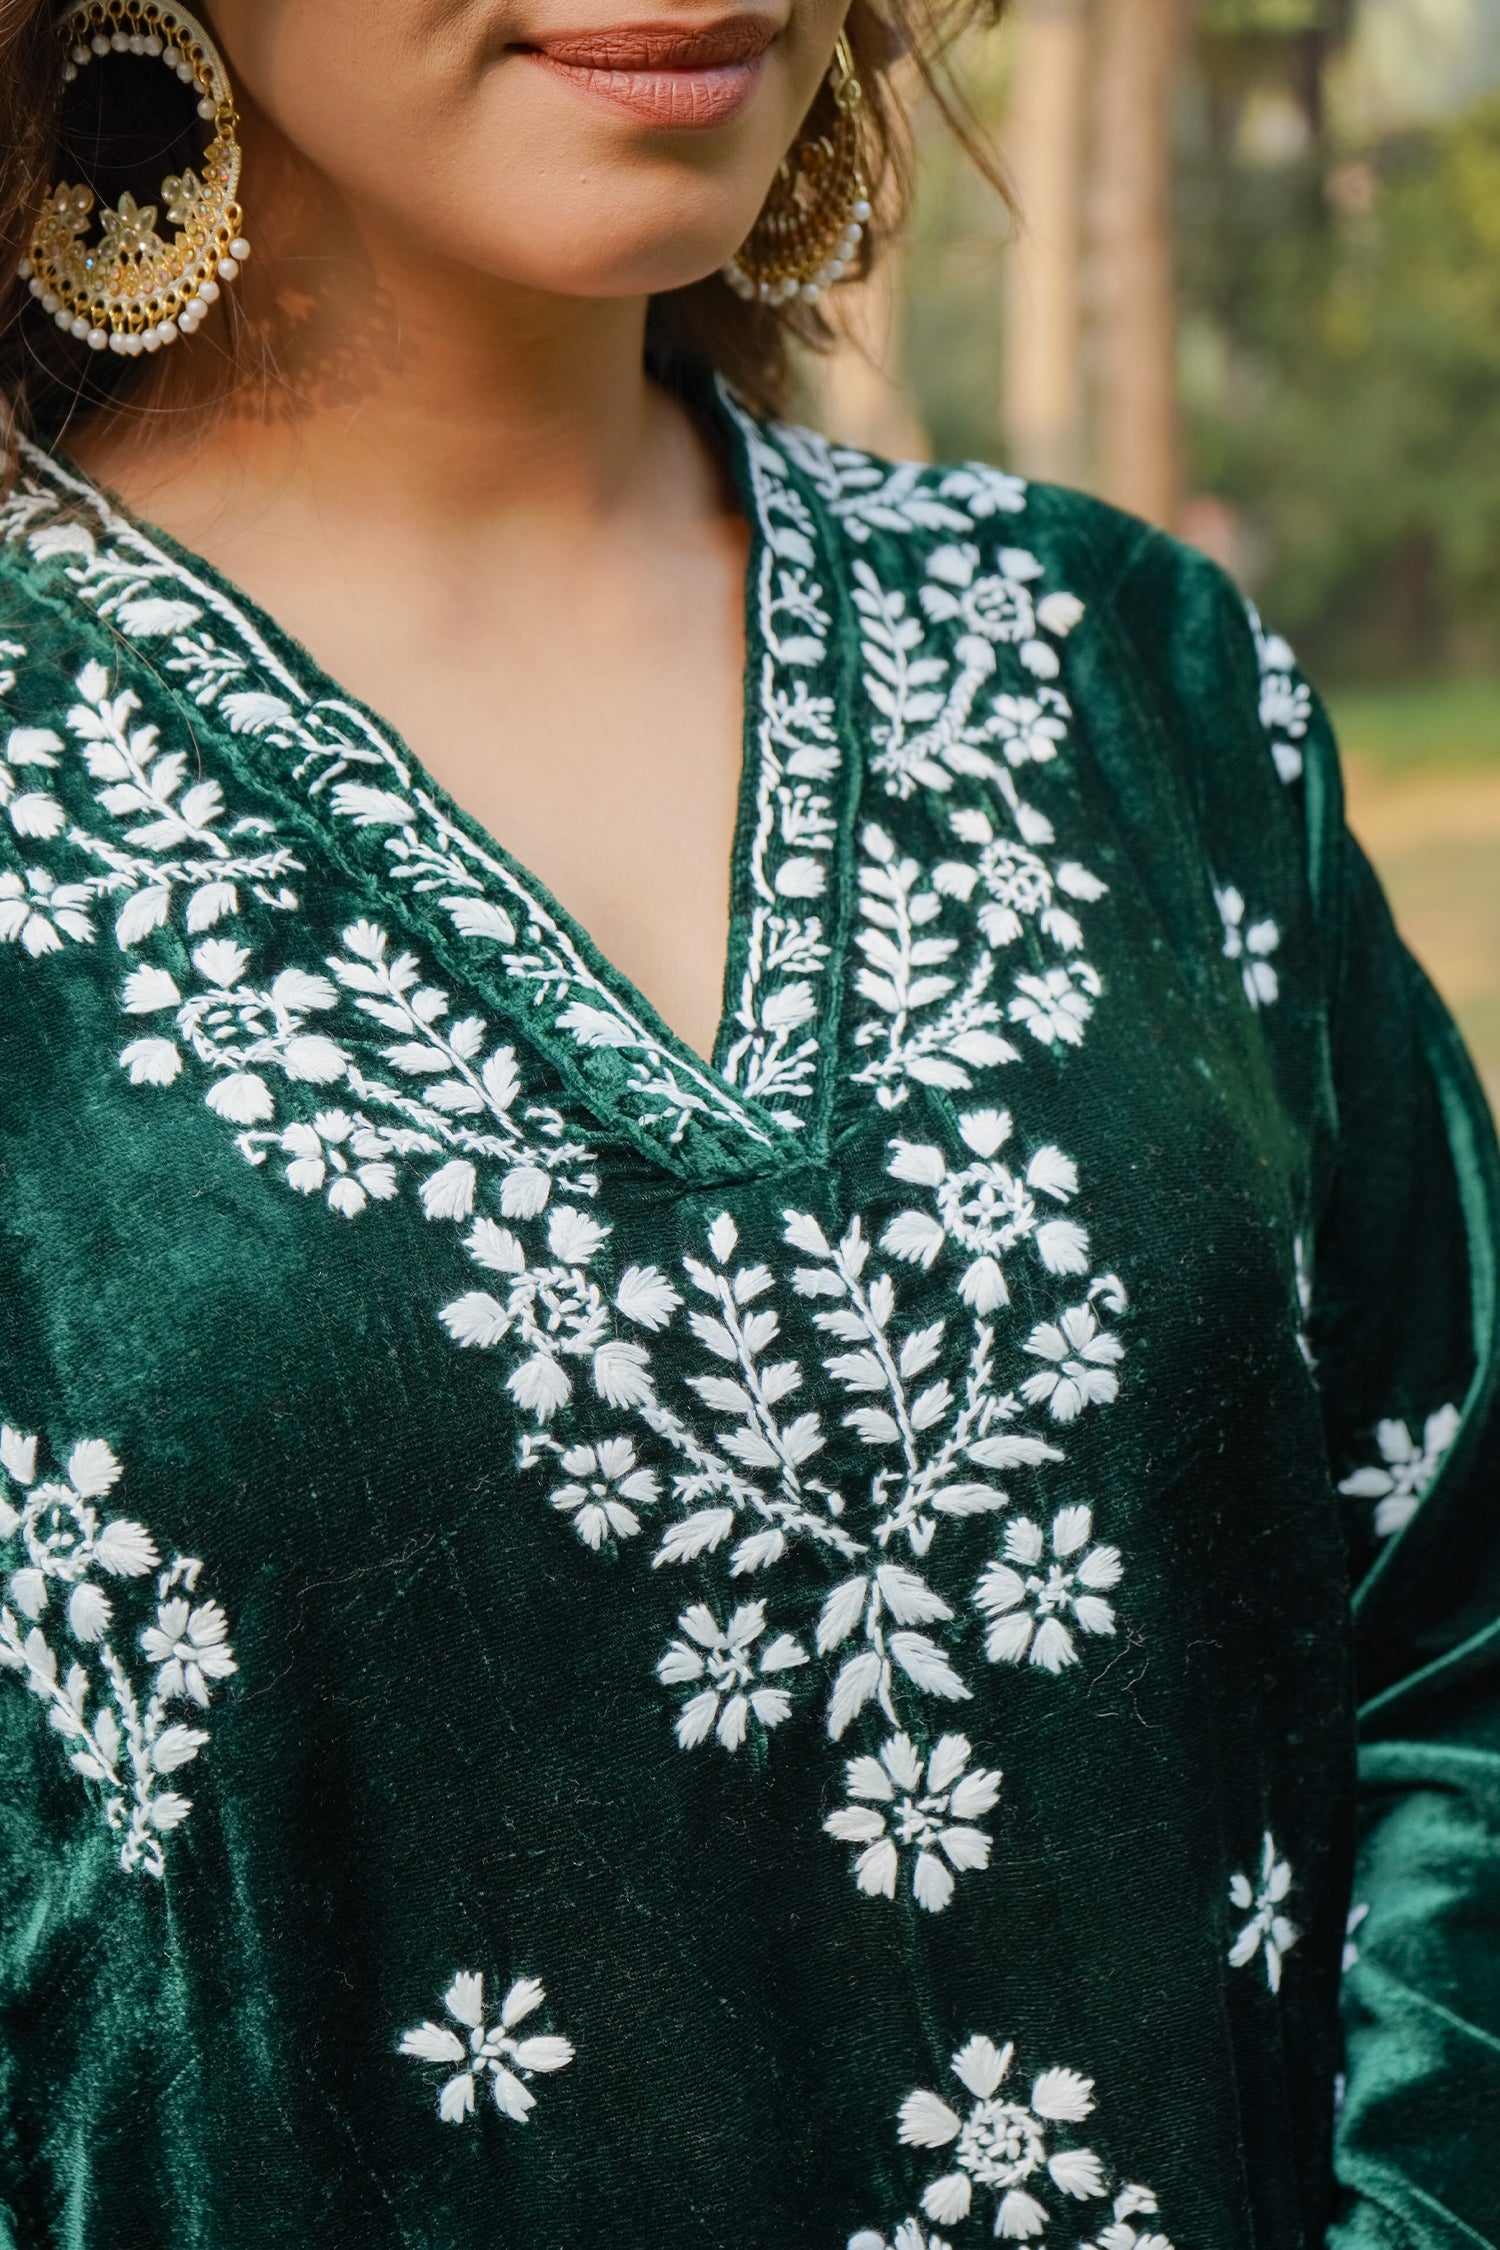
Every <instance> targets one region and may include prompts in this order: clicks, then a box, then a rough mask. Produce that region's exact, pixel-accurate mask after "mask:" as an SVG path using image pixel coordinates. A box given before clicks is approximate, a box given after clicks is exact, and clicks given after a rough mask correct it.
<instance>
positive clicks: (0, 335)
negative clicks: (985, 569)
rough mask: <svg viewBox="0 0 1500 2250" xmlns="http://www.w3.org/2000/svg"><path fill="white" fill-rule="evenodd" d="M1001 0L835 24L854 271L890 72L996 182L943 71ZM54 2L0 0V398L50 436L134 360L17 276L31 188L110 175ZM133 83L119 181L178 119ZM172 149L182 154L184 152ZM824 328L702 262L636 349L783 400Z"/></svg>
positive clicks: (898, 106) (908, 164)
mask: <svg viewBox="0 0 1500 2250" xmlns="http://www.w3.org/2000/svg"><path fill="white" fill-rule="evenodd" d="M1004 4H1005V0H852V5H851V6H850V10H849V15H848V19H847V22H846V25H845V29H846V32H847V34H848V38H849V44H850V47H851V49H852V50H853V54H854V60H855V67H856V70H857V73H858V76H859V79H860V82H861V85H862V86H863V88H864V102H863V104H862V115H863V129H864V136H865V153H866V164H867V168H868V172H869V178H870V183H871V193H872V201H873V202H874V205H875V211H876V218H875V221H874V222H873V223H872V225H871V227H870V228H869V229H868V230H867V233H866V238H865V240H864V242H863V243H862V244H861V246H860V256H861V260H862V263H861V269H860V270H861V272H862V273H863V272H868V270H869V268H870V266H871V265H872V264H873V262H874V259H875V258H876V257H877V256H878V254H879V250H880V247H881V244H882V242H883V241H884V240H887V239H889V237H890V236H891V235H892V234H893V233H894V232H895V231H897V230H898V229H899V227H900V225H901V223H902V221H903V219H904V216H905V213H906V210H907V208H908V205H909V202H910V196H911V188H912V169H913V167H912V140H911V123H910V118H909V116H908V114H907V111H906V108H905V105H904V104H903V101H902V99H901V95H900V92H899V90H898V85H897V83H896V82H894V79H895V74H897V73H900V74H901V75H902V76H903V77H905V79H906V80H907V82H908V83H909V84H916V83H921V84H924V85H925V87H926V88H927V91H928V93H929V95H930V96H931V98H932V99H933V101H934V103H935V105H936V107H937V109H938V111H939V113H940V114H941V115H942V116H943V117H944V118H945V119H946V120H947V122H948V124H949V125H950V126H951V127H952V129H953V130H954V132H955V133H956V134H957V135H958V136H959V138H960V140H961V141H962V142H963V144H964V146H965V147H966V148H967V149H968V151H969V154H970V155H971V156H972V157H973V159H974V161H975V162H976V163H977V164H978V165H979V167H980V169H981V170H982V171H983V172H984V173H985V174H986V176H987V177H988V178H989V179H990V180H991V182H992V183H993V184H994V186H995V187H996V188H997V189H998V190H999V192H1000V193H1001V194H1002V195H1005V193H1006V190H1005V185H1004V181H1003V179H1002V177H1001V175H1000V172H999V169H998V166H997V164H996V162H995V159H994V157H993V156H992V154H991V153H990V151H989V150H988V148H987V147H986V145H985V142H984V139H983V136H982V133H981V131H980V129H979V128H978V127H977V125H976V123H975V121H974V119H973V117H972V113H971V112H970V111H969V109H968V107H967V105H966V103H965V101H964V99H963V97H962V95H961V93H960V92H959V91H958V90H957V88H956V87H955V85H954V82H953V79H952V77H951V75H950V70H949V64H950V59H951V56H952V51H953V48H954V44H955V42H956V40H957V39H958V38H959V36H960V35H961V34H962V33H963V32H964V31H966V30H968V29H969V28H970V27H971V26H973V25H975V24H983V23H994V22H996V21H998V18H999V16H1000V13H1001V11H1002V9H1003V7H1004ZM56 14H57V0H0V275H3V276H7V277H10V278H8V279H5V280H0V404H3V406H4V409H5V411H6V413H7V415H8V417H9V418H11V419H12V421H13V423H14V424H15V425H18V426H20V427H21V428H23V429H26V430H27V431H28V432H29V433H32V434H34V435H36V436H37V437H39V438H40V439H41V440H42V441H43V442H46V441H47V440H49V439H51V438H53V437H55V436H57V435H58V434H59V433H60V432H61V431H62V430H63V429H64V428H65V427H66V425H67V423H68V421H69V420H70V419H71V418H72V416H74V415H75V414H77V413H78V412H80V411H87V409H88V408H89V407H91V406H93V405H96V404H100V403H102V402H103V401H105V400H106V399H108V398H110V397H112V396H115V395H118V394H119V393H121V392H122V390H123V389H124V388H125V387H126V386H127V385H132V386H133V385H134V384H135V383H137V382H139V380H140V378H141V376H142V374H143V373H144V369H143V367H142V365H141V363H140V362H139V361H134V360H130V359H122V358H118V357H116V356H115V355H114V354H112V353H111V354H108V355H97V356H96V355H95V354H93V353H91V352H89V351H87V350H86V349H84V350H80V347H79V346H78V345H77V344H76V343H75V342H74V341H73V340H72V339H71V338H70V337H68V336H65V335H62V334H60V333H59V332H58V330H57V329H56V328H55V326H54V325H53V324H52V323H51V322H50V321H47V320H45V319H43V318H42V317H41V315H40V314H37V313H35V312H34V311H33V310H32V309H31V307H30V301H29V299H28V297H27V295H26V289H25V284H24V282H22V281H21V280H20V279H19V278H17V276H16V268H17V265H18V263H19V262H20V260H21V259H22V258H23V257H24V255H25V252H26V248H27V244H28V243H29V241H30V239H31V233H32V228H33V223H34V220H35V216H36V213H37V210H38V208H39V206H40V203H41V201H42V198H43V196H44V195H45V194H46V192H47V190H48V188H49V187H50V186H51V185H52V184H53V183H54V181H55V180H56V178H57V177H58V176H59V173H60V171H61V170H62V169H64V168H65V166H66V165H67V164H68V163H69V162H70V161H71V162H72V163H73V165H74V172H73V176H82V177H85V178H87V179H89V181H90V183H91V184H92V185H96V186H98V187H100V188H101V189H102V190H103V191H104V192H106V193H108V190H109V182H108V180H104V181H100V180H99V179H98V178H97V176H96V171H95V169H94V168H93V167H92V166H88V165H86V164H85V163H83V161H82V160H81V159H80V158H78V157H76V156H75V155H74V152H73V150H72V148H71V145H70V146H69V149H68V151H67V154H66V155H64V153H63V148H62V106H63V105H62V85H61V80H60V75H59V70H58V41H57V36H56V33H55V31H54V29H53V25H54V22H55V20H56ZM88 75H89V78H90V79H93V78H94V76H95V74H94V73H92V72H90V73H89V74H88ZM142 84H143V89H144V90H143V93H142V96H141V105H142V106H141V110H140V113H139V114H135V115H132V116H131V117H130V118H129V119H126V120H121V119H119V118H118V117H117V116H111V117H110V118H109V120H108V124H107V128H106V127H102V126H101V127H100V128H99V132H100V147H101V148H103V146H104V142H105V139H106V137H107V151H106V153H105V156H104V163H105V169H106V171H107V172H108V173H109V174H110V175H113V174H114V173H116V172H118V173H119V174H120V175H121V178H120V185H121V186H124V185H129V184H130V183H131V181H132V180H137V181H138V180H139V179H140V178H142V177H147V178H149V177H151V176H152V166H153V163H154V162H155V163H157V164H159V163H160V160H162V159H163V158H164V157H165V156H167V155H168V154H169V153H177V145H178V144H179V143H180V142H181V137H182V133H183V129H184V124H183V120H182V119H180V118H179V119H175V120H174V119H173V117H172V116H171V114H170V111H169V110H168V109H167V108H166V107H165V106H164V107H163V109H162V110H161V112H160V113H159V114H157V113H154V112H153V113H151V114H147V110H148V107H149V105H150V104H152V103H154V102H156V101H158V100H159V99H161V95H162V93H164V94H165V96H166V98H167V101H168V102H169V101H170V97H171V96H172V94H173V92H174V91H175V89H173V88H172V87H171V86H170V85H168V86H166V87H165V88H164V89H162V88H161V78H160V74H159V73H152V74H150V76H149V79H143V81H142ZM829 101H830V96H829V93H828V89H827V86H826V82H825V86H824V88H823V89H822V90H821V91H820V93H819V95H818V98H817V100H816V101H815V102H814V104H813V107H812V110H811V112H810V113H809V117H808V123H807V130H808V131H810V132H817V131H819V130H820V129H822V128H823V127H824V125H825V124H826V123H827V122H831V113H830V117H829V119H826V120H825V118H824V116H823V114H822V113H823V109H824V107H825V106H826V105H827V104H828V103H829ZM183 153H184V154H185V156H186V160H188V161H191V152H190V151H184V152H183ZM132 162H133V164H134V168H133V169H132ZM115 192H116V193H118V189H116V190H115ZM111 200H113V197H111ZM835 333H836V329H835V325H834V322H833V321H831V320H830V318H829V317H828V314H827V311H826V310H825V305H824V304H822V303H820V304H817V305H808V304H803V303H800V302H797V303H793V304H792V305H790V306H786V307H780V308H776V309H772V308H770V307H767V306H763V305H759V304H754V303H751V304H746V303H745V302H744V301H743V300H742V299H740V298H739V297H737V296H735V295H734V294H733V292H732V291H730V290H729V289H728V288H727V287H726V286H725V285H724V283H723V282H722V281H721V280H720V279H719V277H718V276H717V275H712V276H710V277H709V278H708V279H707V280H705V281H700V282H695V283H694V284H692V286H691V287H689V288H686V289H678V290H673V291H671V292H670V293H668V294H665V295H662V296H659V297H656V298H654V299H653V301H652V305H651V313H650V321H649V325H648V332H647V334H648V353H649V356H650V358H651V361H652V363H653V365H654V366H655V367H657V368H658V369H659V370H661V371H662V372H663V373H665V374H667V375H669V376H670V375H671V373H672V371H673V370H674V368H683V369H686V368H691V367H704V366H707V367H709V368H712V369H715V370H716V371H717V372H718V373H720V374H722V375H724V376H726V377H727V378H728V379H729V381H730V382H732V383H733V384H735V386H736V387H737V388H738V389H739V390H740V391H741V392H742V393H743V394H744V396H745V397H747V398H748V399H749V400H750V402H751V404H752V405H754V406H756V407H759V408H761V409H762V410H763V411H767V412H784V411H785V410H786V408H787V407H788V405H789V403H790V396H791V392H792V389H793V381H794V377H793V354H792V349H791V346H792V341H793V339H794V338H795V339H797V340H799V341H800V342H801V343H803V344H804V345H808V346H811V347H812V348H813V349H814V350H819V349H826V348H827V346H828V345H829V344H830V343H831V342H832V341H833V340H834V336H835ZM6 450H9V449H8V448H6Z"/></svg>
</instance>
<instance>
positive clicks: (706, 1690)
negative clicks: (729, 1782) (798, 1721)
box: [656, 1602, 807, 1750]
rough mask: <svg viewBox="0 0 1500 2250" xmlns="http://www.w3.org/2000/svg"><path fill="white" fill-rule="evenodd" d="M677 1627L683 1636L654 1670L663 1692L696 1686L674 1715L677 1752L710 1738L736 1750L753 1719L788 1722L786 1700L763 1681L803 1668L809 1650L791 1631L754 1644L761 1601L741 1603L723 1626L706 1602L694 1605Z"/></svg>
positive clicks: (762, 1620)
mask: <svg viewBox="0 0 1500 2250" xmlns="http://www.w3.org/2000/svg"><path fill="white" fill-rule="evenodd" d="M677 1623H678V1626H679V1628H680V1630H681V1632H682V1634H683V1636H684V1637H683V1639H682V1640H680V1641H673V1643H672V1645H671V1647H670V1648H669V1649H668V1650H667V1653H666V1655H665V1656H664V1657H663V1658H662V1660H661V1662H660V1664H658V1666H657V1668H656V1672H657V1677H658V1679H659V1680H660V1681H661V1682H662V1685H663V1686H664V1687H679V1686H682V1685H683V1684H684V1683H686V1684H689V1685H691V1686H693V1687H694V1688H696V1689H697V1692H696V1694H694V1695H692V1696H691V1697H689V1699H688V1701H687V1702H686V1703H685V1704H684V1705H683V1707H682V1710H681V1712H680V1713H679V1715H678V1719H677V1726H676V1734H677V1740H678V1744H679V1746H680V1747H681V1748H682V1749H684V1750H691V1749H694V1748H695V1747H696V1746H697V1744H698V1743H700V1742H706V1741H707V1740H708V1737H709V1735H710V1734H712V1735H713V1736H714V1738H715V1739H716V1741H718V1742H719V1743H720V1744H721V1745H722V1746H723V1748H724V1749H726V1750H738V1748H739V1746H740V1744H741V1743H742V1742H743V1741H744V1739H745V1732H746V1729H747V1727H748V1726H749V1723H750V1720H751V1718H752V1716H753V1717H755V1718H757V1719H758V1720H759V1721H760V1723H761V1725H762V1726H763V1727H779V1726H780V1724H781V1722H782V1720H783V1719H789V1718H790V1717H791V1714H792V1699H791V1697H790V1695H788V1693H787V1692H786V1690H785V1688H781V1687H773V1686H768V1685H767V1682H768V1681H770V1680H774V1679H775V1678H776V1676H777V1674H778V1673H781V1672H790V1671H793V1670H795V1669H796V1667H797V1666H798V1665H801V1664H805V1663H806V1662H807V1651H806V1649H804V1648H803V1647H802V1646H801V1644H800V1642H798V1641H795V1640H793V1638H792V1636H791V1634H790V1633H778V1634H777V1636H776V1638H775V1639H774V1640H773V1641H771V1642H770V1643H769V1644H768V1645H767V1646H766V1647H765V1648H759V1647H757V1645H756V1644H757V1643H758V1642H759V1640H760V1637H761V1635H762V1633H764V1631H765V1629H766V1605H765V1603H764V1602H745V1603H743V1604H742V1605H741V1606H740V1608H738V1609H737V1610H736V1611H735V1613H734V1615H733V1616H732V1617H731V1618H730V1620H729V1623H728V1624H727V1625H724V1626H721V1625H720V1624H719V1621H718V1619H717V1618H716V1617H715V1615H714V1613H713V1611H712V1610H711V1609H710V1608H709V1607H708V1605H707V1604H706V1603H705V1602H694V1604H693V1606H692V1608H691V1609H685V1610H684V1611H683V1613H682V1615H681V1617H679V1618H678V1620H677ZM700 1681H701V1682H704V1683H706V1684H705V1685H702V1686H699V1684H698V1683H699V1682H700Z"/></svg>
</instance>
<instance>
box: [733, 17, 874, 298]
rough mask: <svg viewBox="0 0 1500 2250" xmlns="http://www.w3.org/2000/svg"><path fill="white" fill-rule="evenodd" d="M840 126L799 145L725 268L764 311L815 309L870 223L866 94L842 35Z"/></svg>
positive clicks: (835, 69) (833, 68)
mask: <svg viewBox="0 0 1500 2250" xmlns="http://www.w3.org/2000/svg"><path fill="white" fill-rule="evenodd" d="M828 86H829V91H830V93H831V94H832V96H833V104H834V122H833V129H832V131H831V132H829V133H825V134H822V135H820V136H819V138H818V139H816V140H809V141H798V142H797V143H796V144H795V146H794V147H793V148H792V150H791V151H790V153H789V154H788V156H787V157H786V159H785V161H784V162H783V164H782V166H781V169H780V171H779V172H778V173H777V175H776V177H775V179H774V180H773V181H772V183H771V192H770V194H769V195H768V196H767V197H766V200H765V202H764V203H763V204H762V206H761V211H760V216H759V218H758V219H757V220H756V222H755V225H754V227H753V228H752V229H751V232H750V236H749V239H748V240H747V241H746V242H744V243H742V244H741V246H740V249H739V251H738V252H737V254H736V255H735V256H734V257H732V258H731V259H730V261H729V263H728V265H726V266H724V267H722V268H721V269H720V270H721V271H722V273H723V276H724V279H725V280H726V281H727V282H728V284H729V286H730V288H731V289H732V290H733V291H734V293H735V295H736V296H737V297H744V298H746V299H747V300H749V299H751V298H754V299H758V300H759V302H760V303H761V304H763V305H785V304H790V302H791V300H792V299H793V298H794V297H800V298H802V299H803V301H804V302H805V303H808V304H812V303H815V302H816V300H817V299H818V298H819V297H821V296H822V294H823V291H824V290H825V289H827V288H830V287H831V286H832V285H833V283H834V282H836V281H842V280H843V279H844V276H845V275H846V274H847V273H848V271H849V269H850V267H851V266H852V265H853V264H854V262H855V256H856V253H857V251H858V249H859V245H860V242H861V240H862V239H863V236H864V231H865V228H866V227H867V226H868V225H869V222H870V190H869V183H868V181H867V180H866V178H865V167H864V156H863V152H862V150H861V146H860V130H859V106H860V103H861V102H862V101H863V100H864V88H863V87H862V86H861V85H860V82H859V79H858V77H857V76H856V75H855V69H854V56H853V54H852V53H851V52H850V47H849V42H848V39H847V38H846V37H845V36H844V34H843V32H840V33H839V39H838V45H837V46H836V47H835V48H834V50H833V61H832V63H831V64H830V65H829V70H828Z"/></svg>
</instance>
